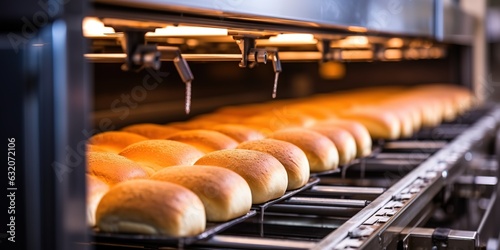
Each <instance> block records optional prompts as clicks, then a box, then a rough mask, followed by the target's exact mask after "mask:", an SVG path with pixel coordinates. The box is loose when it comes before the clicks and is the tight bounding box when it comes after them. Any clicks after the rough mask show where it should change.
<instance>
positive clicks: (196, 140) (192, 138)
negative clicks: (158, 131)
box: [167, 129, 238, 153]
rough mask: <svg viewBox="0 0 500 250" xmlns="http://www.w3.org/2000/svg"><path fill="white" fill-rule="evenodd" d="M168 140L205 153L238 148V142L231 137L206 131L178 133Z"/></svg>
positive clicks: (196, 130) (197, 130)
mask: <svg viewBox="0 0 500 250" xmlns="http://www.w3.org/2000/svg"><path fill="white" fill-rule="evenodd" d="M167 139H168V140H173V141H179V142H183V143H186V144H189V145H192V146H194V147H196V148H197V149H199V150H200V151H202V152H205V153H208V152H212V151H216V150H221V149H230V148H236V146H238V142H236V141H235V140H233V139H232V138H231V137H229V136H227V135H225V134H222V133H219V132H216V131H210V130H205V129H195V130H186V131H182V132H178V133H175V134H173V135H171V136H169V137H168V138H167Z"/></svg>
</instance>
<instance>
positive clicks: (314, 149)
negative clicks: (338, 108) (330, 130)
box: [269, 128, 339, 172]
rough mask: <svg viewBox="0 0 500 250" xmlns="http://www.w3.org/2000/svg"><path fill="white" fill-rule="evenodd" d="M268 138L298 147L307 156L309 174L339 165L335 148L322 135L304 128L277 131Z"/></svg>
mask: <svg viewBox="0 0 500 250" xmlns="http://www.w3.org/2000/svg"><path fill="white" fill-rule="evenodd" d="M269 137H270V138H273V139H277V140H281V141H287V142H290V143H292V144H294V145H295V146H297V147H299V148H300V149H301V150H302V151H304V153H305V154H306V156H307V160H308V161H309V168H310V170H311V172H320V171H326V170H331V169H335V168H337V167H338V165H339V154H338V152H337V148H336V147H335V145H334V144H333V142H332V141H330V140H329V139H328V138H327V137H325V136H324V135H322V134H320V133H318V132H314V131H311V130H309V129H305V128H289V129H283V130H278V131H276V132H274V133H273V134H271V135H270V136H269Z"/></svg>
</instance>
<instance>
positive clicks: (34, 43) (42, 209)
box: [0, 0, 91, 250]
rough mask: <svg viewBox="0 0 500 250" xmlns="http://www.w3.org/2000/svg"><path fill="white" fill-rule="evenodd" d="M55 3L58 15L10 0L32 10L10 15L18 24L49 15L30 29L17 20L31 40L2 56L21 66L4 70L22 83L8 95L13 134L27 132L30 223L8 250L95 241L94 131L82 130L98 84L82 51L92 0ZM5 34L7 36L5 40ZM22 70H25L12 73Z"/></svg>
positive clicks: (22, 171)
mask: <svg viewBox="0 0 500 250" xmlns="http://www.w3.org/2000/svg"><path fill="white" fill-rule="evenodd" d="M62 2H64V4H63V3H62ZM40 3H46V2H40ZM49 3H50V4H54V5H56V6H55V7H54V6H51V7H49V8H51V9H50V11H51V12H50V15H49V14H48V12H47V10H45V9H43V7H40V6H39V5H35V6H29V7H27V6H26V5H30V4H31V5H33V2H29V3H27V1H20V2H16V3H12V4H11V5H12V6H9V7H12V8H16V9H20V10H21V9H24V8H25V7H27V9H29V10H30V12H26V13H24V12H23V15H26V16H9V17H10V18H11V19H12V21H13V23H16V21H19V20H22V18H26V20H30V18H37V17H38V18H39V17H43V14H45V17H46V18H47V19H46V20H45V21H46V22H43V23H42V24H40V25H38V24H39V23H37V25H38V26H36V29H32V30H31V31H32V33H31V34H30V35H29V36H26V35H25V33H23V30H22V29H21V26H19V27H16V26H14V27H10V28H11V29H10V31H9V32H12V33H8V34H17V35H18V36H21V37H23V38H24V39H26V43H24V44H22V45H20V46H18V47H17V48H15V46H12V45H11V46H10V47H2V50H6V51H10V52H11V54H14V53H17V54H15V56H16V60H12V59H11V58H10V57H2V59H1V61H2V62H3V64H2V65H7V64H13V65H10V66H11V67H13V68H15V71H13V72H6V73H5V74H4V75H6V76H7V79H9V78H10V79H12V78H13V79H14V80H12V81H8V80H7V82H8V84H6V85H12V87H9V88H8V89H16V91H15V92H13V93H7V96H6V98H5V99H4V100H6V103H8V104H9V106H7V107H9V108H11V109H12V110H15V112H17V113H18V116H16V117H12V118H13V119H9V117H4V119H8V120H6V122H9V123H11V124H13V126H15V127H16V129H15V130H13V132H14V134H11V135H9V137H12V136H18V139H19V140H17V143H16V145H17V158H18V159H19V161H18V165H17V174H18V176H17V178H16V185H17V187H18V193H17V194H18V196H17V197H16V201H17V202H18V203H17V204H19V206H18V207H17V209H18V210H17V211H16V212H18V213H16V217H17V218H18V219H17V221H18V222H19V223H20V225H19V228H20V229H21V228H25V232H22V231H18V234H17V237H16V243H15V245H12V248H11V247H10V246H9V245H5V246H6V248H3V249H32V250H37V249H54V250H63V249H86V248H87V246H85V245H82V244H78V243H79V242H87V241H88V235H87V231H88V227H87V225H86V220H85V218H86V209H85V207H86V205H85V204H86V195H85V194H86V189H85V172H86V171H85V168H86V164H85V140H86V136H85V135H84V134H83V133H82V132H85V131H86V130H87V131H88V128H89V124H90V123H89V122H90V120H89V113H90V112H89V111H90V110H91V99H90V93H91V91H90V88H91V85H90V83H89V82H88V80H89V78H88V77H89V72H88V69H87V68H86V62H85V60H83V56H82V55H83V54H84V53H85V51H86V49H85V40H84V38H83V36H82V25H81V24H82V19H83V16H84V14H85V13H86V10H87V3H86V2H85V1H82V0H71V1H49ZM8 10H9V9H8ZM8 10H7V11H8ZM44 11H45V12H44ZM15 13H18V12H15ZM39 20H40V19H39ZM32 25H33V24H32ZM4 28H6V27H4ZM2 35H3V34H2ZM3 39H4V37H3V36H2V37H1V38H0V40H3ZM5 40H7V39H5ZM16 73H20V74H19V75H18V76H15V77H12V76H9V75H10V74H16ZM14 93H15V94H14ZM16 103H20V104H19V105H15V104H16ZM11 105H12V106H11ZM2 117H3V116H2ZM6 133H7V134H9V133H11V131H7V132H6ZM4 138H5V137H4ZM21 194H22V195H21ZM21 211H24V212H21ZM21 222H23V224H21ZM2 240H3V239H2ZM20 241H24V242H22V243H21V242H20ZM2 246H4V245H3V243H2Z"/></svg>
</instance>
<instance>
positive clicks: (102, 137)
mask: <svg viewBox="0 0 500 250" xmlns="http://www.w3.org/2000/svg"><path fill="white" fill-rule="evenodd" d="M147 139H148V138H146V137H144V136H141V135H138V134H134V133H129V132H124V131H108V132H103V133H99V134H96V135H94V136H92V137H90V139H89V144H90V145H94V146H99V148H100V149H101V150H106V151H108V152H114V153H118V152H120V151H122V149H124V148H126V147H127V146H128V145H130V144H134V143H136V142H140V141H145V140H147Z"/></svg>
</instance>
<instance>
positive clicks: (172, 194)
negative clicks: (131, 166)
mask: <svg viewBox="0 0 500 250" xmlns="http://www.w3.org/2000/svg"><path fill="white" fill-rule="evenodd" d="M96 217H97V226H98V227H99V228H100V229H101V230H102V231H104V232H112V233H116V232H121V233H139V234H160V235H167V236H173V237H183V236H193V235H196V234H199V233H201V232H203V231H204V230H205V225H206V218H205V208H204V206H203V204H202V203H201V201H200V199H199V198H198V196H196V194H194V193H193V192H191V191H190V190H189V189H187V188H185V187H182V186H180V185H177V184H173V183H169V182H164V181H154V180H132V181H126V182H123V183H120V184H118V185H116V186H114V187H113V188H112V189H110V190H109V192H108V193H106V194H105V195H104V197H102V199H101V202H100V203H99V206H98V207H97V212H96Z"/></svg>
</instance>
